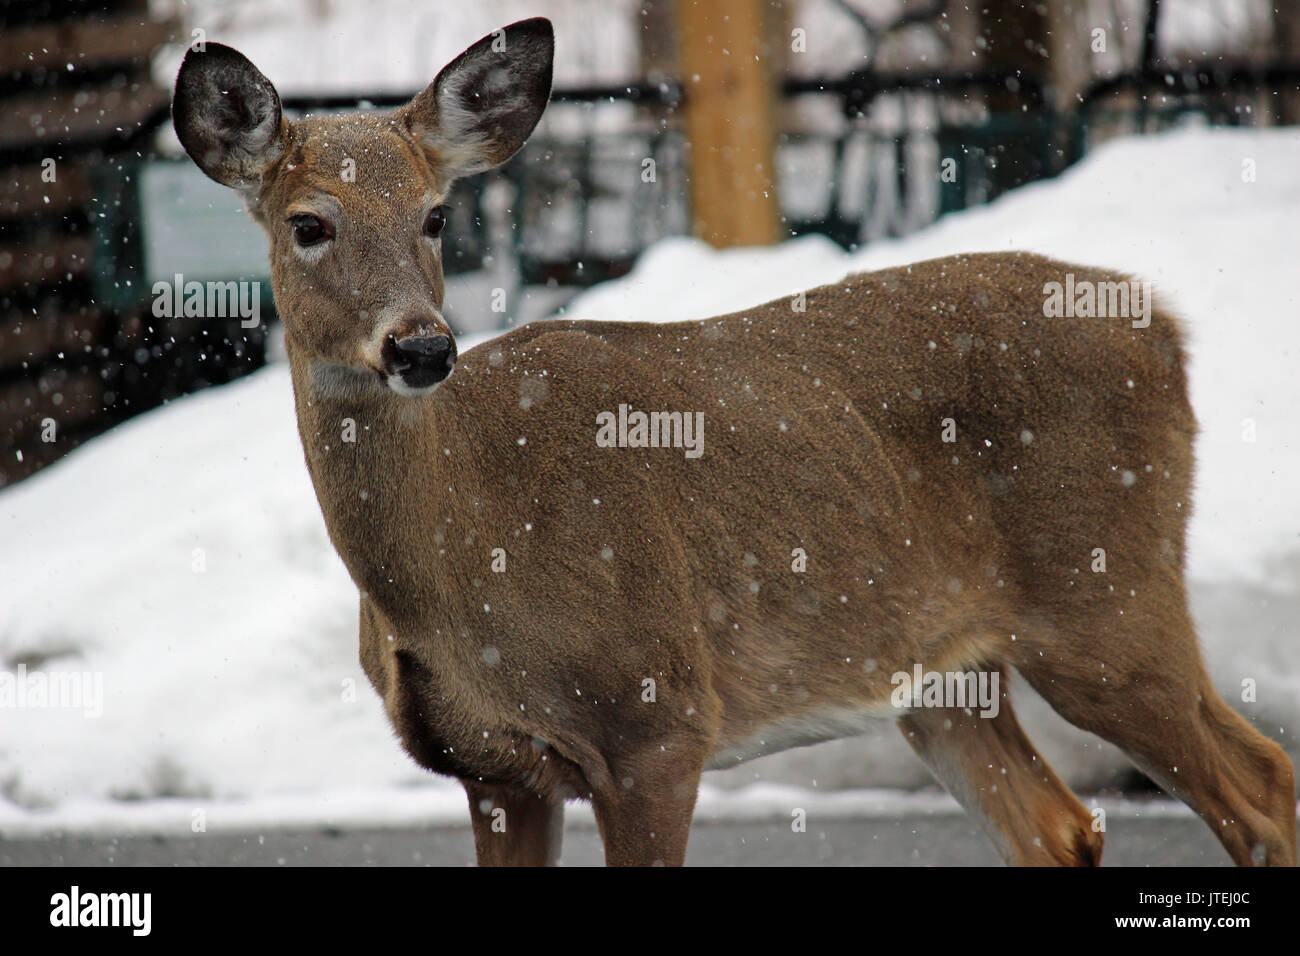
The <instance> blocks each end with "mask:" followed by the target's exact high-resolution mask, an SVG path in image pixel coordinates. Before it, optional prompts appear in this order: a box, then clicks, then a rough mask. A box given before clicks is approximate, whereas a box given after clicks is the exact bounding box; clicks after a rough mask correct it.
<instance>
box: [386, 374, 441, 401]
mask: <svg viewBox="0 0 1300 956" xmlns="http://www.w3.org/2000/svg"><path fill="white" fill-rule="evenodd" d="M449 377H450V376H449ZM442 381H443V382H445V381H447V379H445V378H444V379H443V380H442ZM385 382H386V383H387V385H388V387H389V388H391V389H392V390H393V391H394V392H396V393H397V394H398V395H401V396H404V397H405V398H419V397H421V396H422V395H428V394H430V393H431V392H432V391H433V390H434V389H435V388H437V387H438V386H439V385H441V384H442V383H441V382H435V383H434V384H432V385H424V386H421V387H420V388H415V387H413V386H411V385H407V384H406V383H405V382H403V381H402V376H400V375H390V376H388V378H387V379H385Z"/></svg>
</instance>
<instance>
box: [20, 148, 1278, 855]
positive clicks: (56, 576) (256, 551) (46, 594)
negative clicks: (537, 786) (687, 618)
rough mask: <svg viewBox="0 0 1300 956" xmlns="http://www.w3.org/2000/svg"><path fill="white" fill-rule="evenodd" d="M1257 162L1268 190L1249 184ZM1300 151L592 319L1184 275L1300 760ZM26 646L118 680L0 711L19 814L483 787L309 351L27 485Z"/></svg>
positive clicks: (781, 760) (1167, 159)
mask: <svg viewBox="0 0 1300 956" xmlns="http://www.w3.org/2000/svg"><path fill="white" fill-rule="evenodd" d="M1247 159H1249V160H1253V161H1254V165H1255V170H1256V173H1257V178H1256V181H1254V182H1243V178H1242V168H1243V161H1244V160H1247ZM1298 160H1300V134H1297V133H1296V132H1294V131H1285V132H1284V131H1273V132H1261V131H1215V132H1207V131H1185V132H1178V133H1172V134H1167V135H1162V136H1158V137H1150V138H1146V139H1136V140H1126V141H1120V142H1115V143H1112V144H1110V145H1108V146H1105V147H1103V148H1101V149H1099V150H1097V151H1096V152H1095V153H1094V154H1093V155H1092V156H1090V157H1089V158H1088V159H1087V160H1086V161H1085V162H1084V163H1082V164H1081V165H1080V166H1079V167H1077V168H1075V169H1074V170H1072V171H1070V172H1069V173H1067V174H1066V175H1064V176H1063V177H1061V178H1060V179H1058V180H1056V181H1052V182H1046V183H1041V184H1037V185H1034V186H1031V187H1027V188H1025V189H1022V190H1019V191H1017V192H1016V193H1014V194H1011V195H1008V196H1007V197H1005V198H1004V199H1003V200H1001V201H999V202H997V203H995V204H994V205H992V206H990V207H986V208H983V209H977V210H972V211H969V212H966V213H962V214H959V215H954V216H951V217H949V218H947V219H945V220H943V221H942V222H940V223H939V224H938V225H936V226H934V227H933V228H930V229H928V230H926V231H924V232H922V233H919V234H916V235H914V236H911V237H909V238H907V239H905V240H901V241H898V242H890V243H879V244H876V245H873V246H872V247H870V248H869V249H867V250H865V251H863V252H861V253H858V254H856V255H851V256H850V255H845V254H844V253H842V252H841V251H840V250H839V249H838V248H837V247H835V246H834V245H832V244H831V243H829V242H827V241H825V240H822V239H818V238H807V239H802V240H798V241H794V242H789V243H786V244H784V245H782V246H779V247H776V248H773V249H763V250H731V251H725V252H717V251H714V250H711V249H709V248H708V247H706V246H704V245H702V244H700V243H697V242H694V241H692V240H686V239H678V240H670V241H666V242H663V243H660V244H659V245H658V246H656V247H655V248H653V249H651V250H650V251H649V252H647V253H646V255H645V256H644V257H643V259H642V261H641V262H640V264H639V265H638V268H637V269H636V270H635V271H634V272H633V274H632V275H630V276H628V277H627V278H625V279H623V280H619V281H617V282H612V283H608V284H606V285H605V286H603V287H599V288H597V289H594V290H592V291H590V292H589V293H587V294H586V295H584V296H582V297H581V298H580V299H579V300H577V301H576V302H575V303H574V304H573V305H572V307H571V308H570V309H569V310H568V312H569V314H572V315H580V316H583V317H591V318H602V319H629V318H633V319H641V320H645V321H665V320H674V319H682V318H690V317H700V316H706V315H710V314H716V313H719V312H724V311H732V310H735V309H740V308H744V307H746V306H748V305H753V304H757V303H759V302H762V301H765V300H767V299H771V298H774V297H776V296H784V295H788V294H791V293H793V292H794V291H796V290H798V289H800V288H804V287H807V286H810V285H815V284H819V283H822V282H827V281H833V280H835V279H838V278H840V277H841V276H843V275H844V274H845V273H847V272H849V271H856V270H861V269H874V268H880V267H884V266H890V265H896V264H901V263H905V262H908V261H915V260H918V259H923V258H928V257H931V256H936V255H942V254H946V253H949V252H958V251H979V250H996V249H1030V250H1034V251H1038V252H1043V253H1047V254H1050V255H1055V256H1060V257H1063V258H1067V259H1074V260H1078V261H1081V262H1085V263H1089V264H1099V265H1107V266H1115V267H1119V268H1123V269H1126V270H1129V271H1133V272H1136V273H1139V274H1140V275H1142V276H1143V277H1145V278H1149V279H1152V280H1154V281H1155V283H1156V284H1157V288H1158V290H1159V292H1160V293H1161V294H1163V295H1164V296H1165V297H1166V298H1167V299H1168V300H1169V301H1171V302H1172V303H1173V304H1174V305H1175V307H1176V308H1177V310H1178V311H1179V312H1180V314H1182V315H1183V316H1184V317H1185V319H1186V322H1187V325H1188V328H1189V330H1190V332H1191V343H1192V344H1191V347H1192V366H1191V376H1192V390H1193V401H1194V404H1195V406H1196V408H1197V412H1198V415H1199V416H1200V419H1201V422H1202V427H1203V434H1202V438H1201V442H1200V474H1199V480H1198V493H1197V508H1196V512H1195V518H1194V522H1193V526H1192V538H1191V575H1192V578H1193V581H1194V584H1195V587H1194V592H1195V595H1196V610H1197V614H1198V618H1199V619H1200V621H1201V625H1202V637H1203V640H1204V643H1205V645H1206V649H1207V656H1208V658H1209V660H1210V664H1211V669H1212V672H1213V674H1214V676H1215V678H1216V681H1217V682H1218V683H1219V684H1220V686H1221V688H1222V689H1223V690H1224V691H1225V693H1232V696H1231V697H1230V699H1233V700H1235V699H1239V697H1240V695H1239V694H1237V693H1233V691H1234V689H1235V688H1237V687H1239V686H1240V683H1241V680H1242V679H1243V678H1252V679H1254V680H1256V681H1257V682H1258V686H1259V691H1258V698H1259V701H1258V703H1257V704H1243V705H1240V706H1241V707H1242V709H1243V712H1244V713H1247V715H1248V716H1251V717H1252V718H1256V719H1258V720H1259V721H1260V724H1261V728H1262V729H1264V730H1265V731H1266V732H1268V733H1270V734H1271V735H1272V736H1274V737H1277V738H1280V739H1281V740H1282V741H1283V742H1284V743H1285V744H1286V745H1287V746H1288V747H1289V749H1290V750H1291V752H1292V753H1293V755H1295V756H1300V753H1297V750H1296V747H1295V745H1294V743H1293V741H1292V738H1291V736H1290V735H1291V734H1293V733H1295V731H1296V729H1297V728H1300V652H1298V651H1297V650H1296V647H1295V643H1294V640H1293V636H1292V634H1291V633H1290V632H1291V630H1292V622H1293V621H1294V620H1295V616H1296V615H1295V612H1296V611H1297V610H1300V538H1298V534H1297V532H1298V531H1300V496H1298V495H1296V494H1295V490H1294V489H1295V486H1294V480H1295V476H1296V475H1297V474H1300V460H1298V458H1300V434H1297V429H1298V428H1300V426H1298V425H1297V423H1296V421H1295V415H1294V408H1295V404H1296V403H1295V399H1296V395H1297V393H1296V387H1295V385H1294V384H1293V375H1294V373H1293V366H1294V365H1295V362H1296V360H1297V344H1298V341H1300V331H1297V321H1296V320H1297V317H1298V316H1300V309H1298V308H1297V306H1298V305H1300V302H1298V299H1300V295H1298V293H1297V291H1296V286H1295V283H1294V280H1293V276H1292V273H1291V269H1293V268H1294V267H1295V246H1294V241H1293V240H1292V236H1293V235H1294V218H1295V214H1296V209H1297V208H1298V206H1300V161H1298ZM469 344H471V343H469V342H463V343H462V347H467V346H468V345H469ZM1247 418H1250V419H1253V420H1254V422H1255V435H1256V440H1255V441H1254V442H1253V443H1252V442H1246V441H1243V440H1242V422H1243V420H1244V419H1247ZM20 664H22V665H24V666H26V667H27V668H29V669H37V670H40V669H43V670H48V671H54V670H61V671H63V670H74V671H86V672H92V673H94V674H98V675H102V679H103V690H104V700H103V713H102V716H99V717H86V716H84V715H83V713H82V712H80V711H77V710H48V709H32V708H29V709H4V710H0V831H9V832H12V831H15V830H30V829H31V828H32V827H40V826H55V825H59V826H63V825H71V824H75V823H76V822H77V821H83V822H84V821H86V820H91V821H96V825H103V826H107V825H112V824H113V821H118V822H119V823H121V824H122V825H129V821H130V820H137V821H138V820H140V819H149V818H150V815H151V814H154V810H151V809H150V807H155V809H156V811H157V813H156V814H155V815H160V816H158V819H163V818H168V817H167V815H168V814H169V813H172V814H174V813H175V812H176V810H175V808H176V807H177V806H183V807H191V808H199V807H219V806H225V807H234V808H237V807H239V806H242V805H247V804H249V803H250V802H251V803H253V804H256V805H258V806H262V807H264V808H265V807H272V808H274V812H275V813H276V814H278V815H279V816H278V817H276V818H279V819H288V818H290V817H293V816H294V815H295V814H297V815H299V816H302V817H304V818H312V817H313V816H319V815H320V814H321V813H323V812H325V810H324V809H322V808H329V807H345V808H351V810H349V811H348V813H350V814H352V815H353V816H358V815H360V816H364V815H365V814H366V813H370V812H373V813H374V814H376V815H380V816H382V815H383V814H384V813H385V812H386V811H385V810H384V809H383V808H384V803H383V801H382V799H377V798H374V797H373V796H371V797H367V798H365V799H364V800H361V801H360V802H358V800H357V799H353V798H351V797H349V796H348V795H349V794H355V793H356V792H357V789H358V788H359V787H363V788H366V792H367V793H371V794H372V795H373V793H374V792H381V793H382V792H388V793H392V794H393V795H394V797H393V799H394V811H395V812H398V813H399V815H401V814H403V813H407V812H409V808H410V807H411V806H412V802H413V801H414V802H415V803H419V802H420V801H422V800H427V801H428V805H429V806H430V807H431V808H432V807H435V806H436V807H440V808H450V807H453V806H461V805H462V801H463V797H462V796H461V793H460V790H459V787H458V786H456V785H454V784H452V783H450V782H449V781H445V780H441V779H435V778H431V777H429V776H428V775H427V774H425V773H424V772H423V771H421V770H419V769H418V768H417V767H416V766H415V765H414V764H413V763H411V762H410V761H409V760H408V759H407V758H406V757H405V756H404V755H403V754H402V752H401V750H400V748H399V747H398V745H397V744H396V742H395V740H394V738H393V734H392V732H391V731H390V730H389V728H388V726H387V723H386V721H385V719H384V716H383V713H382V710H381V707H380V705H379V702H378V700H377V699H376V698H375V695H374V694H373V692H372V691H371V690H370V688H369V685H368V684H367V683H366V681H365V678H364V677H363V675H362V673H361V670H360V667H359V664H358V662H357V638H356V596H355V592H354V590H353V588H352V586H351V584H350V582H349V580H348V578H347V575H346V574H345V572H344V570H343V567H342V565H341V563H340V562H339V560H338V558H337V557H336V556H335V555H334V554H333V552H332V551H331V549H330V547H329V544H328V541H327V538H326V535H325V531H324V527H323V524H322V521H321V518H320V513H319V509H318V507H317V504H316V500H315V497H314V495H313V493H312V489H311V486H310V482H309V480H308V477H307V473H306V469H305V467H304V464H303V461H302V453H301V450H300V447H299V444H298V438H297V434H296V430H295V425H294V421H293V407H292V399H291V394H290V386H289V379H288V372H287V369H286V368H285V367H284V366H283V365H279V364H277V365H273V366H271V367H268V368H267V369H265V370H264V371H262V372H259V373H258V374H256V375H253V376H250V377H248V378H246V379H243V380H241V381H239V382H236V383H234V384H232V385H229V386H226V387H223V388H220V389H212V390H209V391H207V392H204V393H201V394H199V395H195V396H192V397H189V398H186V399H183V400H180V401H177V402H173V403H172V404H171V405H169V406H167V407H165V408H162V409H159V410H157V411H155V412H152V413H149V414H147V415H144V416H141V417H139V418H137V419H135V420H133V421H131V422H129V423H127V424H126V425H124V426H122V427H120V428H118V429H115V430H114V431H113V432H112V433H111V434H108V435H106V436H104V437H102V438H100V439H96V440H95V441H93V442H90V443H89V444H87V445H86V446H83V447H82V448H81V449H79V450H77V451H75V452H73V453H72V454H71V455H69V456H67V457H66V458H65V459H64V460H62V461H61V462H60V463H59V464H57V465H55V466H54V467H52V468H49V469H47V470H45V471H43V472H41V473H40V474H38V475H36V476H35V477H34V478H32V479H30V480H28V481H26V482H24V483H22V484H20V485H18V486H16V487H14V488H11V489H8V490H6V491H4V492H0V665H2V666H3V667H5V668H9V669H13V668H16V667H17V666H18V665H20ZM1022 712H1024V713H1023V717H1024V722H1025V723H1026V724H1027V725H1028V726H1029V727H1030V731H1031V733H1032V735H1033V736H1034V737H1035V739H1036V740H1039V742H1040V745H1041V746H1042V749H1043V750H1044V752H1045V753H1046V755H1047V757H1048V759H1049V760H1050V761H1052V762H1053V763H1054V764H1056V765H1057V767H1058V769H1059V770H1060V771H1061V772H1062V774H1063V775H1064V776H1066V777H1067V778H1068V779H1070V780H1071V781H1072V782H1074V783H1075V784H1076V785H1078V786H1084V787H1091V786H1097V785H1099V784H1102V783H1108V782H1113V781H1114V779H1115V773H1116V769H1117V768H1118V767H1119V766H1120V762H1119V761H1118V759H1117V757H1116V755H1115V754H1114V752H1113V751H1112V750H1111V749H1110V748H1109V747H1107V746H1105V745H1102V744H1099V743H1098V742H1097V741H1095V740H1093V739H1091V738H1084V737H1082V736H1081V735H1078V734H1077V733H1075V732H1073V731H1067V730H1066V729H1064V725H1063V724H1062V723H1061V722H1060V721H1059V719H1057V718H1055V717H1054V716H1052V715H1050V714H1049V713H1047V711H1046V708H1045V707H1044V706H1042V705H1041V704H1040V703H1036V702H1034V701H1032V700H1030V701H1028V702H1027V703H1025V704H1024V705H1023V706H1022ZM756 778H757V779H761V780H764V781H767V782H768V784H769V785H772V784H802V785H815V786H818V787H819V788H821V789H826V788H834V787H842V786H857V787H882V786H883V787H910V786H915V785H919V784H921V783H923V782H924V781H925V780H926V779H927V778H926V775H925V771H924V770H923V769H922V768H921V767H920V765H919V764H918V763H917V762H916V761H915V760H914V759H913V758H912V757H911V755H910V753H909V752H908V751H907V749H906V747H905V746H904V745H903V744H902V743H901V741H900V740H899V739H897V734H896V733H895V732H894V731H893V730H892V729H890V728H888V727H885V728H883V729H882V730H881V731H880V732H879V733H876V734H873V735H870V736H868V737H867V738H864V739H863V740H857V741H851V742H836V743H833V744H828V745H823V746H821V747H818V748H812V749H807V750H802V751H794V752H790V753H788V754H784V755H777V756H774V757H771V758H767V759H765V760H763V761H758V762H756V763H754V764H750V765H746V766H745V767H741V768H739V769H736V770H732V771H727V772H726V773H724V774H719V775H716V776H714V777H711V778H710V779H711V781H712V782H713V783H714V784H716V785H719V786H722V787H731V786H736V785H738V784H742V783H745V782H749V781H752V780H754V779H756ZM410 788H416V789H414V790H411V789H410ZM763 792H764V793H768V794H769V796H770V793H771V791H763ZM159 798H167V799H166V802H165V803H161V804H157V805H153V804H146V805H141V804H140V803H138V801H141V800H153V799H159ZM763 799H766V798H761V793H760V795H759V796H758V797H755V796H754V795H753V794H752V793H751V794H750V795H749V796H748V797H736V796H734V795H733V796H727V795H726V794H723V793H721V792H720V791H714V790H710V791H709V795H708V797H707V799H706V805H707V806H709V807H710V808H711V809H710V810H709V812H710V813H715V814H718V815H725V813H726V812H727V810H726V807H727V806H732V807H734V808H735V809H736V812H742V811H743V807H744V806H746V805H753V803H754V801H755V800H757V801H758V803H760V804H761V803H762V802H763ZM746 800H748V801H749V803H748V804H746V802H745V801H746ZM729 801H731V802H729ZM736 801H739V802H736ZM787 802H788V801H787ZM398 806H401V807H404V808H408V809H405V810H401V811H397V810H396V808H397V807H398ZM168 807H170V808H172V809H170V810H168V809H166V808H168ZM358 807H361V808H366V807H368V808H371V809H370V810H365V809H358ZM232 812H235V811H232ZM430 812H432V810H431V811H430ZM439 812H441V811H439ZM447 812H448V813H450V812H451V811H450V809H448V810H447ZM787 812H788V811H787ZM236 815H237V814H236ZM344 815H345V816H346V815H347V814H344ZM244 819H247V817H245V818H244Z"/></svg>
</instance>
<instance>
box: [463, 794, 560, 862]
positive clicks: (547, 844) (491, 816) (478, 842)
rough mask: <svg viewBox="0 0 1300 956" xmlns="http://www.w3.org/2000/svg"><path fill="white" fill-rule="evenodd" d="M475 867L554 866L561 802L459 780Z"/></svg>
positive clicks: (558, 858) (558, 855) (555, 798)
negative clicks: (466, 803) (466, 807)
mask: <svg viewBox="0 0 1300 956" xmlns="http://www.w3.org/2000/svg"><path fill="white" fill-rule="evenodd" d="M461 783H463V784H464V785H465V793H466V794H468V795H469V816H470V822H471V823H472V824H473V826H474V849H475V851H476V853H477V855H478V865H479V866H555V865H556V864H557V863H558V862H559V860H560V842H561V838H562V837H563V835H564V801H563V800H561V799H559V798H558V797H544V796H540V795H538V794H536V793H530V792H529V791H527V790H522V789H520V788H519V787H511V786H506V785H504V784H491V783H482V782H480V781H477V780H462V781H461Z"/></svg>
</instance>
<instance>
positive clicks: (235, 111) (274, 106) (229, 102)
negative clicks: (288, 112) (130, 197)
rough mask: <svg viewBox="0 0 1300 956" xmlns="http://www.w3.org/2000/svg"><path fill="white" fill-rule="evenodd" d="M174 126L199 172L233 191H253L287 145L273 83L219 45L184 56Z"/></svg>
mask: <svg viewBox="0 0 1300 956" xmlns="http://www.w3.org/2000/svg"><path fill="white" fill-rule="evenodd" d="M172 125H173V126H175V128H176V135H177V136H178V137H179V138H180V141H181V145H182V146H184V147H185V152H187V153H189V154H190V158H191V159H193V160H194V162H195V163H197V164H198V167H199V169H201V170H203V171H204V172H205V173H207V174H208V175H209V176H211V177H212V178H213V179H215V180H216V181H217V182H219V183H221V184H222V185H225V186H230V187H232V188H234V189H243V190H251V189H254V188H256V187H257V186H258V185H259V184H260V183H261V181H262V174H263V173H265V172H266V170H267V168H268V167H269V166H270V165H271V164H272V163H273V162H275V160H276V159H278V158H279V157H280V155H281V154H282V153H283V152H284V149H285V144H286V142H287V141H288V124H287V123H286V122H285V119H284V114H283V111H282V110H281V109H280V96H279V94H277V93H276V92H275V87H274V86H272V85H271V81H270V80H268V79H267V78H266V77H265V76H263V75H262V74H261V72H260V71H259V70H258V69H257V67H255V66H253V64H252V63H250V62H249V60H248V58H247V57H245V56H244V55H243V54H242V53H240V52H239V51H238V50H234V49H231V48H230V47H228V46H223V45H222V44H220V43H208V44H206V49H205V50H204V51H202V52H200V51H198V50H195V49H193V48H191V49H190V51H189V52H188V53H186V54H185V60H184V61H183V62H182V63H181V69H180V73H179V74H178V75H177V77H176V95H175V97H174V98H173V100H172Z"/></svg>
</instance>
